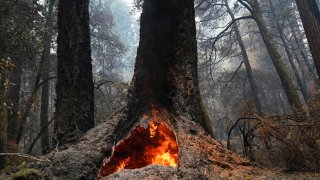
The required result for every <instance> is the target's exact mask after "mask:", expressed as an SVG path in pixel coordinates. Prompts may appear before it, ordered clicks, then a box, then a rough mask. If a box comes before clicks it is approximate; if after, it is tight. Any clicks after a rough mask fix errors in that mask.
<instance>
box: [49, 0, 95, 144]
mask: <svg viewBox="0 0 320 180" xmlns="http://www.w3.org/2000/svg"><path fill="white" fill-rule="evenodd" d="M88 5H89V1H88V0H80V1H76V0H61V1H59V4H58V40H57V42H58V50H57V53H58V70H57V77H58V81H57V86H56V93H57V101H56V112H55V118H56V121H55V136H56V138H57V140H58V141H59V145H63V144H66V143H69V142H77V141H78V140H79V137H80V136H81V135H82V134H83V133H85V132H86V131H88V130H89V129H90V128H92V127H93V126H94V86H93V77H92V64H91V61H92V60H91V47H90V31H89V12H88Z"/></svg>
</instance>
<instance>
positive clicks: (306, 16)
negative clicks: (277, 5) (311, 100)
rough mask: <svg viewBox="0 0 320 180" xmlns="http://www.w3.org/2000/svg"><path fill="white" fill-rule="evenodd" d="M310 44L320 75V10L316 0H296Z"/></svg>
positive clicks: (319, 74)
mask: <svg viewBox="0 0 320 180" xmlns="http://www.w3.org/2000/svg"><path fill="white" fill-rule="evenodd" d="M296 3H297V7H298V10H299V13H300V17H301V21H302V24H303V27H304V30H305V33H306V36H307V39H308V44H309V47H310V51H311V54H312V57H313V61H314V64H315V66H316V69H317V72H318V76H320V48H319V47H320V12H319V9H318V6H317V3H316V1H315V0H296Z"/></svg>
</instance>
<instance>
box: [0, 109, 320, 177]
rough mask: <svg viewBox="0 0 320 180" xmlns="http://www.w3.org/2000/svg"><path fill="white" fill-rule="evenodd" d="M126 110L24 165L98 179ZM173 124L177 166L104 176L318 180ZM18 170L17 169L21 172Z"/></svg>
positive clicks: (182, 123)
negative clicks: (262, 163)
mask: <svg viewBox="0 0 320 180" xmlns="http://www.w3.org/2000/svg"><path fill="white" fill-rule="evenodd" d="M125 114H126V110H125V109H124V110H122V111H120V112H118V113H117V114H115V115H114V116H113V117H112V118H110V119H109V120H107V121H106V122H103V123H102V124H100V125H99V126H97V127H96V128H94V129H92V130H90V131H89V132H88V133H87V134H86V135H85V136H84V137H83V138H82V140H81V142H80V143H78V144H75V145H71V146H69V147H67V148H65V149H60V150H59V151H54V152H51V153H50V154H48V155H47V156H45V158H46V159H48V160H50V162H46V163H43V162H34V163H26V165H24V166H20V169H23V168H32V169H37V170H38V171H39V172H41V174H42V175H41V176H42V178H40V179H57V180H60V179H68V180H69V179H96V178H97V175H98V172H99V169H100V167H101V164H102V161H103V159H105V158H108V157H110V155H111V153H110V150H111V149H112V147H113V141H112V139H113V135H112V132H114V128H115V127H116V125H117V124H118V123H119V120H120V119H122V118H126V116H125ZM175 118H176V121H175V122H176V123H175V124H174V125H173V128H174V129H175V134H176V138H177V142H178V146H179V162H178V164H179V165H178V166H177V167H168V166H159V165H148V166H146V167H144V168H139V169H132V170H127V169H123V170H121V171H119V172H117V173H114V174H111V175H109V176H107V177H104V178H102V179H120V180H125V179H128V180H129V179H130V180H135V179H136V180H141V179H152V180H160V179H163V180H164V179H165V180H170V179H172V180H173V179H212V180H215V179H231V180H232V179H243V180H251V179H252V180H254V179H275V180H277V179H279V180H280V179H281V180H283V179H319V180H320V173H307V172H286V171H285V170H283V169H268V168H261V167H257V166H255V165H253V163H251V162H250V161H249V160H247V159H245V158H243V157H241V156H239V155H238V154H236V153H234V152H232V151H229V150H227V149H226V148H225V147H224V146H223V145H222V144H221V143H220V142H218V141H216V140H215V139H213V138H212V137H211V136H210V135H208V134H207V133H206V132H205V131H204V130H203V129H202V128H201V127H200V126H199V125H198V124H196V123H194V122H192V121H190V120H188V119H186V118H184V117H175ZM18 170H19V169H15V170H14V171H18ZM13 175H14V172H13V171H12V172H10V171H9V172H7V173H2V174H1V173H0V179H1V180H2V179H3V180H6V179H13Z"/></svg>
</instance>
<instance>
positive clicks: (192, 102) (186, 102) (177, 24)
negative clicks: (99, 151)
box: [116, 0, 212, 140]
mask: <svg viewBox="0 0 320 180" xmlns="http://www.w3.org/2000/svg"><path fill="white" fill-rule="evenodd" d="M193 7H194V2H193V0H148V1H144V4H143V12H142V14H141V20H140V23H141V28H140V43H139V47H138V52H137V57H136V63H135V71H134V76H133V80H132V84H131V88H130V91H129V93H130V95H129V96H130V97H129V120H128V121H126V122H122V123H120V124H119V128H120V133H121V132H128V130H129V129H130V128H131V127H132V125H133V124H135V123H136V122H137V120H138V117H140V116H141V115H142V114H143V113H144V112H146V111H148V110H150V108H152V106H156V107H158V106H160V107H162V108H165V109H167V110H169V111H170V112H171V113H173V114H175V115H183V116H187V117H190V119H192V120H193V121H195V122H197V123H199V124H201V125H203V124H206V123H204V121H205V120H204V119H205V118H204V116H203V109H202V108H201V106H200V101H201V100H200V92H199V83H198V73H197V41H196V27H195V15H194V8H193ZM119 128H116V129H119ZM204 128H205V129H208V130H209V131H210V129H211V128H212V127H204ZM121 137H123V136H122V135H120V136H119V137H116V139H117V140H118V139H119V138H121Z"/></svg>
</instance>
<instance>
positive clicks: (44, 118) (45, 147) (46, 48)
mask: <svg viewBox="0 0 320 180" xmlns="http://www.w3.org/2000/svg"><path fill="white" fill-rule="evenodd" d="M54 2H55V0H50V2H49V6H48V12H47V18H46V29H47V31H46V32H45V34H44V38H43V39H44V41H43V52H42V57H41V58H43V59H44V68H43V72H42V80H43V81H46V80H47V79H48V78H49V72H50V62H49V58H50V49H51V47H50V45H51V41H52V33H53V32H52V30H51V29H52V19H53V6H54ZM49 86H50V82H49V81H46V82H45V83H44V84H43V85H42V92H41V111H40V127H41V129H42V128H44V127H45V126H47V124H48V110H49ZM41 149H42V154H47V153H48V152H49V150H50V144H49V130H48V128H45V130H44V131H43V133H42V136H41Z"/></svg>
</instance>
